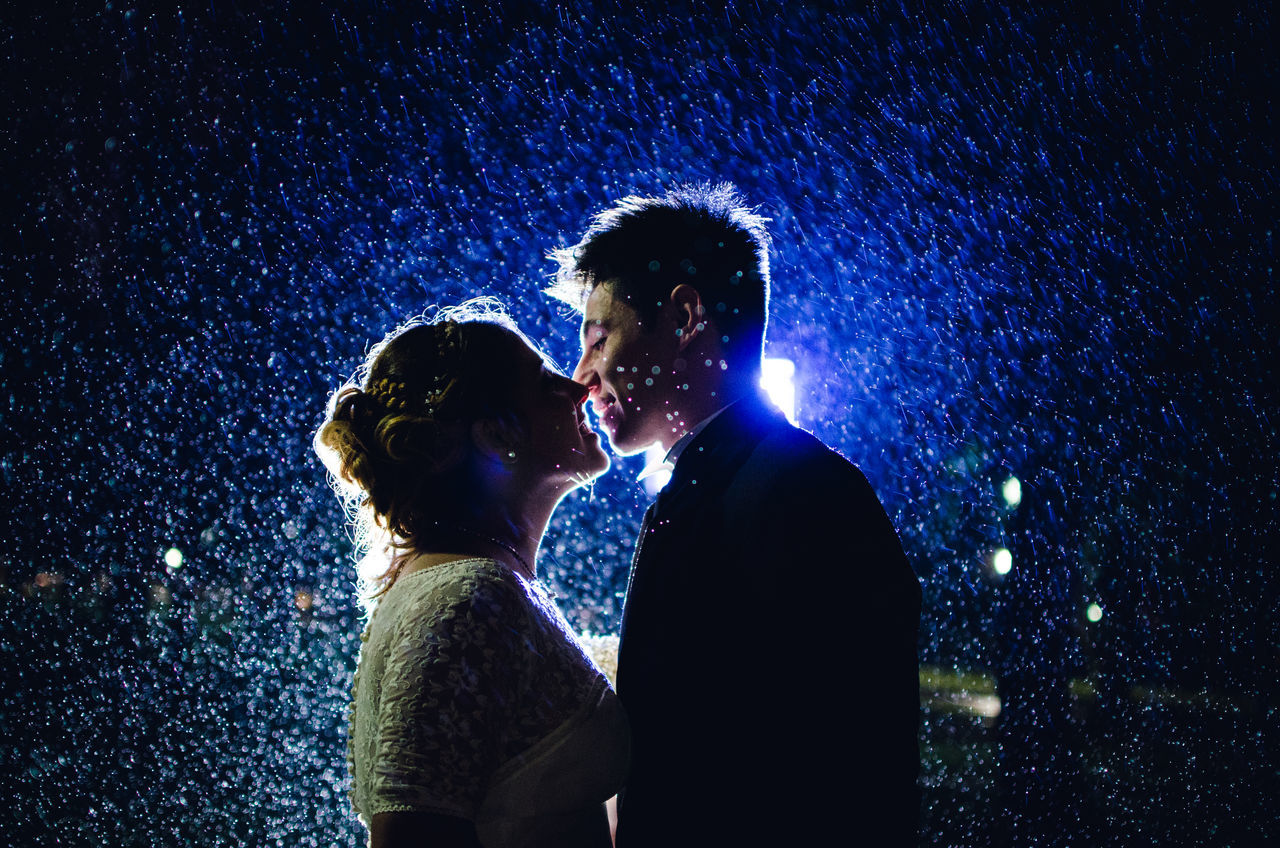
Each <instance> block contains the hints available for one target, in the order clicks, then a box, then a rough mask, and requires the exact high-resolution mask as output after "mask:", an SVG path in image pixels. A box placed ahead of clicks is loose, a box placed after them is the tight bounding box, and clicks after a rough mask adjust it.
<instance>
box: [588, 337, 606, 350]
mask: <svg viewBox="0 0 1280 848" xmlns="http://www.w3.org/2000/svg"><path fill="white" fill-rule="evenodd" d="M604 340H605V337H604V336H601V337H600V338H598V339H596V340H595V341H594V342H592V343H591V349H592V350H601V349H603V348H604Z"/></svg>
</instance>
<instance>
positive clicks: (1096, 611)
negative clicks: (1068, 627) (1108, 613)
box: [1084, 604, 1102, 622]
mask: <svg viewBox="0 0 1280 848" xmlns="http://www.w3.org/2000/svg"><path fill="white" fill-rule="evenodd" d="M1084 617H1085V618H1087V619H1089V620H1090V621H1095V622H1096V621H1102V607H1100V606H1098V605H1097V604H1089V606H1087V607H1085V608H1084Z"/></svg>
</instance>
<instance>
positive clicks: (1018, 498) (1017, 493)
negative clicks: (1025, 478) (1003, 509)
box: [1000, 477, 1022, 506]
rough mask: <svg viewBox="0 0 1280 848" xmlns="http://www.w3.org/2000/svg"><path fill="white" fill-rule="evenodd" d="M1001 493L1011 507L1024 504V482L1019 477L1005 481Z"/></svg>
mask: <svg viewBox="0 0 1280 848" xmlns="http://www.w3.org/2000/svg"><path fill="white" fill-rule="evenodd" d="M1000 493H1001V494H1003V495H1004V502H1005V503H1007V504H1008V505H1009V506H1017V505H1018V504H1020V503H1022V482H1021V481H1020V480H1019V479H1018V478H1017V477H1010V478H1009V479H1008V480H1005V481H1004V486H1003V488H1001V489H1000Z"/></svg>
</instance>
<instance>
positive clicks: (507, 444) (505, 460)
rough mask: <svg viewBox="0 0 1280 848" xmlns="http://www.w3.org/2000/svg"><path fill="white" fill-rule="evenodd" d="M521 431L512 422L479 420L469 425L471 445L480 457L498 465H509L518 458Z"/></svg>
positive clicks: (490, 419)
mask: <svg viewBox="0 0 1280 848" xmlns="http://www.w3.org/2000/svg"><path fill="white" fill-rule="evenodd" d="M522 437H523V434H522V430H521V428H520V427H519V425H517V424H516V423H515V422H514V421H511V420H506V421H504V420H502V419H499V418H481V419H480V420H478V421H476V422H474V423H472V425H471V443H472V444H473V445H475V447H476V450H477V451H479V453H480V456H481V457H483V458H484V459H487V460H489V461H491V462H496V463H498V464H499V465H511V464H512V463H514V462H515V461H516V460H517V459H518V458H519V448H520V444H521V441H522Z"/></svg>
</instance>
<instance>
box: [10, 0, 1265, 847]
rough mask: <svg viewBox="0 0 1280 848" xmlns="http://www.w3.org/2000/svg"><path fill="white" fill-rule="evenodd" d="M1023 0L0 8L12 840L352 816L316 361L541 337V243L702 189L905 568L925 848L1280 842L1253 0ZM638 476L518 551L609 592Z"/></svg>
mask: <svg viewBox="0 0 1280 848" xmlns="http://www.w3.org/2000/svg"><path fill="white" fill-rule="evenodd" d="M409 5H411V4H405V6H409ZM1022 5H1023V4H1015V5H1014V6H1013V7H1012V8H1010V7H999V6H992V5H990V4H980V3H972V4H967V3H960V2H952V3H945V4H932V5H930V6H929V7H928V9H927V10H926V9H923V8H913V7H908V6H905V5H901V4H888V5H878V6H872V7H870V8H865V9H864V8H859V9H856V10H854V9H841V8H840V7H839V6H838V4H826V5H823V4H811V3H788V4H772V3H758V4H729V6H728V7H727V8H722V7H718V6H708V5H703V4H696V3H695V4H686V5H680V4H676V5H664V6H662V7H660V8H644V7H641V8H632V6H631V5H630V4H618V5H613V4H600V5H590V4H586V3H575V4H571V5H565V6H556V7H552V8H547V9H543V10H538V11H535V10H533V8H532V7H531V6H530V7H525V6H520V5H516V6H515V7H514V8H501V7H500V6H499V5H498V4H485V5H483V6H476V7H474V8H468V9H466V10H465V11H464V10H462V9H458V8H446V7H445V6H443V5H440V4H423V5H419V4H412V6H413V9H414V12H413V14H408V13H406V12H405V11H404V10H403V9H401V8H399V7H397V6H393V5H390V4H388V5H382V4H374V3H352V4H342V5H340V6H329V5H327V4H326V5H324V6H323V7H322V6H321V5H319V4H297V5H290V4H283V3H268V4H251V3H231V2H219V0H212V1H211V2H202V3H197V4H190V5H187V4H181V5H178V4H159V5H158V7H157V8H149V7H147V6H144V5H140V4H131V3H120V2H110V3H98V4H53V3H48V4H44V5H42V6H33V5H31V4H22V5H20V6H18V7H17V8H13V9H11V10H9V11H6V12H5V13H4V15H3V18H0V43H2V44H3V48H4V55H5V56H6V57H7V61H6V62H5V70H4V74H3V80H2V81H0V92H3V96H4V101H5V103H7V104H8V105H7V106H6V107H5V120H4V121H3V124H2V125H0V144H2V145H3V148H2V149H0V180H2V183H0V195H2V197H3V199H2V200H0V208H3V209H6V210H8V211H7V212H6V213H5V215H4V218H3V221H2V222H0V239H2V240H3V241H2V246H3V254H2V255H0V263H2V264H0V273H2V274H3V289H2V292H0V297H2V298H3V300H0V308H3V315H2V316H0V339H2V340H3V347H2V348H0V381H2V385H0V388H2V389H3V393H2V394H0V437H2V439H3V448H2V453H0V474H3V480H4V493H5V496H4V505H5V510H4V513H3V515H0V521H2V522H3V525H2V526H3V534H4V535H3V538H4V544H3V545H2V546H0V578H2V579H0V604H2V608H0V611H2V613H3V619H2V624H0V786H2V787H3V795H0V802H2V803H3V806H4V809H5V812H4V815H3V817H2V818H0V842H2V843H3V844H5V845H23V846H36V845H55V844H57V845H82V844H83V845H88V844H113V845H129V844H139V845H144V844H145V845H152V844H174V845H176V844H189V845H226V844H240V843H245V844H254V845H258V844H280V845H331V844H348V845H354V844H357V843H359V842H360V840H362V838H363V836H362V834H361V831H360V829H359V826H358V825H357V823H356V822H355V821H354V819H353V817H352V816H351V814H350V812H349V804H348V802H347V799H346V797H345V793H346V790H347V787H348V779H347V776H346V766H345V762H344V756H345V709H346V704H347V698H348V687H349V683H350V675H351V672H352V670H353V668H354V663H355V656H356V651H357V647H358V632H359V627H360V622H359V616H358V612H357V610H356V608H355V605H354V598H353V586H352V581H353V572H352V563H351V558H350V542H349V537H348V534H347V531H346V529H345V527H344V524H343V516H342V513H341V510H340V508H339V505H338V502H337V500H336V499H335V498H334V497H333V495H332V493H331V492H330V490H329V489H328V486H327V483H326V481H325V478H324V475H323V472H322V469H321V467H320V466H319V464H318V462H317V461H316V460H315V459H314V458H313V456H312V455H311V453H310V448H309V445H310V438H311V434H312V433H313V432H314V430H315V428H316V426H317V425H318V423H319V422H320V420H321V416H322V414H323V409H324V404H325V401H326V397H327V394H328V392H330V391H331V390H332V389H334V388H336V387H337V386H338V385H339V384H340V382H341V381H342V379H343V378H344V377H346V376H347V375H348V374H350V373H351V372H352V371H353V370H354V368H355V367H356V365H357V364H358V362H359V361H360V358H361V356H362V354H363V352H364V351H365V350H366V349H367V346H368V345H369V344H370V343H372V342H373V341H375V340H377V339H378V338H380V337H381V335H382V334H383V333H384V332H386V331H387V330H388V329H390V328H391V327H392V326H394V325H395V324H396V323H398V322H399V321H400V320H402V319H403V318H404V317H406V316H408V315H409V314H412V313H415V312H418V311H421V310H422V309H424V308H426V307H428V306H430V305H434V304H443V303H451V302H456V301H458V300H460V299H462V298H465V297H469V296H472V295H475V294H492V295H496V296H498V297H500V298H502V299H503V300H504V301H505V302H507V303H508V304H509V305H510V307H511V309H512V311H513V313H514V314H515V315H516V317H517V319H518V321H519V322H520V323H521V325H522V326H523V327H524V328H525V329H526V330H527V331H528V332H529V333H530V334H531V335H533V336H534V337H535V338H537V339H539V340H540V341H541V342H542V343H544V344H545V346H546V348H547V350H548V351H549V352H551V353H552V355H553V356H555V357H556V358H557V359H558V360H559V361H560V362H562V363H565V364H566V365H567V364H570V363H571V361H572V358H573V356H574V354H575V351H576V325H575V322H574V321H573V320H572V316H569V315H567V314H566V312H565V310H564V308H563V307H561V306H560V305H558V304H556V303H555V302H553V301H551V300H549V299H548V298H547V297H545V296H544V295H542V294H541V290H542V288H543V287H544V286H545V285H546V283H547V281H548V276H549V275H550V273H551V271H552V266H551V264H550V263H549V262H548V261H547V260H546V253H547V251H548V250H550V249H552V248H555V247H560V246H564V245H566V244H570V243H572V242H574V241H576V239H577V237H578V236H579V234H580V233H581V231H582V229H583V228H584V226H585V223H586V221H587V219H588V217H589V216H590V215H591V214H592V213H594V212H597V211H599V210H600V209H602V208H604V207H605V206H606V205H608V204H610V203H611V202H613V201H614V200H616V199H618V198H619V197H621V196H624V195H626V194H629V193H633V192H639V193H650V192H656V191H660V190H662V189H663V188H665V187H668V186H671V185H674V184H676V183H678V182H685V181H706V180H710V181H719V180H731V181H733V182H734V183H736V184H737V185H738V187H739V188H740V189H741V190H742V191H743V192H744V194H745V196H746V197H747V198H748V200H749V201H750V202H751V203H753V204H758V205H759V207H760V209H761V211H762V212H763V213H764V214H766V215H767V216H769V217H770V218H771V219H772V223H771V230H772V232H773V235H774V238H775V249H774V253H773V263H774V264H773V267H774V282H775V287H774V300H773V312H772V320H771V326H770V335H769V345H768V353H769V354H770V355H773V356H784V357H787V358H790V359H792V360H793V361H794V362H795V363H796V367H797V378H796V380H797V390H798V407H799V411H798V414H799V419H800V423H801V425H802V426H804V427H805V428H807V429H811V430H813V431H814V432H815V433H817V434H818V435H819V436H821V437H822V438H823V439H824V440H826V441H827V442H829V443H830V444H832V445H834V446H835V447H837V448H838V449H839V450H841V451H842V452H843V453H844V454H845V455H847V456H848V457H850V458H851V459H852V460H853V461H854V462H856V463H857V464H858V465H859V466H860V467H861V468H862V469H863V470H864V471H865V472H866V474H867V476H868V477H869V478H870V480H871V481H872V483H873V485H874V486H875V487H876V489H877V491H878V492H879V493H880V495H881V498H882V499H883V501H884V503H885V506H886V508H887V510H888V511H889V513H890V515H891V517H892V518H893V519H894V522H895V524H896V526H897V527H898V528H899V532H900V534H901V536H902V538H903V542H904V545H905V547H906V549H907V551H908V555H909V556H910V559H911V562H912V564H913V566H914V567H915V569H916V571H917V574H918V575H919V576H920V578H921V581H922V584H923V586H924V596H925V608H924V615H923V620H922V635H921V645H920V649H921V657H922V662H923V664H924V674H923V676H922V681H923V684H924V688H925V696H926V697H925V712H924V714H923V727H922V742H923V746H924V747H923V750H924V755H925V756H924V773H923V777H922V780H923V787H924V799H925V811H924V825H925V832H924V834H923V837H922V844H927V845H987V844H1000V843H1008V844H1018V845H1023V844H1037V843H1038V844H1054V843H1061V844H1083V841H1084V840H1093V841H1096V842H1099V843H1100V844H1127V843H1130V842H1132V843H1133V844H1160V845H1260V844H1263V843H1264V841H1265V840H1266V838H1268V837H1269V838H1270V839H1272V840H1274V839H1277V838H1280V824H1278V822H1277V814H1276V813H1275V812H1274V810H1275V804H1274V800H1275V798H1276V797H1277V792H1278V784H1280V780H1277V766H1276V763H1277V762H1280V751H1278V750H1277V747H1278V746H1277V730H1276V728H1277V716H1276V712H1275V710H1276V698H1275V693H1276V686H1275V682H1274V681H1275V679H1276V674H1277V647H1276V646H1277V643H1278V642H1280V632H1278V631H1280V627H1278V626H1277V616H1276V610H1277V602H1278V598H1277V592H1276V581H1275V577H1274V574H1273V572H1274V570H1275V566H1276V545H1275V541H1274V539H1275V536H1276V535H1277V533H1276V530H1277V526H1276V508H1277V503H1276V498H1277V492H1278V490H1280V485H1278V481H1277V476H1278V475H1277V470H1276V453H1277V450H1276V449H1277V438H1276V426H1277V413H1278V411H1280V410H1278V409H1277V403H1276V391H1275V387H1276V385H1277V380H1276V377H1277V375H1276V368H1275V360H1276V354H1275V351H1276V347H1277V336H1278V335H1280V334H1278V333H1277V325H1276V320H1275V318H1274V316H1275V315H1276V314H1277V311H1278V310H1277V307H1278V306H1280V304H1277V296H1276V294H1275V292H1274V262H1275V242H1274V232H1273V230H1274V226H1275V203H1274V193H1275V190H1276V182H1277V181H1276V173H1275V168H1274V164H1273V163H1274V158H1275V152H1276V151H1275V112H1274V106H1273V101H1274V96H1275V95H1274V92H1275V86H1276V80H1277V73H1276V71H1277V68H1276V51H1275V49H1274V47H1272V37H1273V34H1274V23H1275V21H1274V12H1273V9H1272V7H1271V4H1268V3H1261V2H1256V3H1244V4H1238V5H1237V4H1225V3H1217V4H1127V3H1120V4H1110V5H1107V6H1106V7H1105V10H1104V8H1103V7H1101V6H1098V7H1090V6H1088V5H1086V4H1055V5H1054V6H1052V7H1051V6H1046V5H1041V4H1036V6H1035V8H1032V9H1022V8H1020V7H1021V6H1022ZM1027 5H1030V4H1027ZM638 471H639V464H638V463H637V462H636V461H635V460H627V461H618V462H615V467H614V471H613V472H612V473H611V474H610V475H609V476H608V477H606V478H604V479H602V480H601V481H600V482H598V483H597V484H596V486H595V487H594V489H593V490H592V491H590V492H580V493H576V494H575V495H573V496H571V497H570V498H569V499H568V500H567V501H566V502H565V504H564V505H563V506H562V508H561V510H560V511H559V512H558V513H557V515H556V518H555V521H554V524H553V527H552V528H551V531H550V532H549V535H548V538H547V539H546V540H545V542H544V546H543V551H542V554H541V556H540V568H541V570H542V571H543V572H544V573H545V574H546V575H547V578H548V580H549V582H550V583H552V585H553V586H554V587H555V588H556V590H557V591H558V592H559V594H560V598H561V603H562V605H563V606H564V608H565V610H566V613H567V614H568V615H569V616H570V618H571V620H573V621H575V623H577V624H578V625H579V626H581V627H582V628H584V629H586V630H590V631H592V632H595V633H604V634H610V633H615V632H616V629H617V624H618V617H619V609H620V593H621V591H622V589H623V587H624V585H625V582H624V581H625V571H626V568H627V565H628V563H629V559H630V550H631V540H632V538H633V536H634V533H635V531H636V528H637V525H638V522H639V518H640V515H641V513H642V512H643V508H644V504H645V501H646V497H647V496H646V495H645V494H644V492H643V490H642V489H641V488H640V486H639V485H637V483H636V482H635V476H636V474H637V473H638ZM1010 476H1016V477H1017V478H1018V479H1020V480H1021V481H1022V486H1023V492H1024V498H1023V501H1022V503H1021V504H1020V505H1018V506H1017V507H1016V508H1015V507H1011V506H1009V505H1008V504H1006V502H1005V501H1004V499H1003V498H1002V497H1001V487H1002V485H1003V483H1004V481H1005V480H1006V479H1008V478H1009V477H1010ZM1001 547H1004V548H1007V549H1008V550H1010V551H1011V552H1012V555H1013V563H1014V567H1013V570H1012V571H1011V572H1010V573H1009V574H1008V575H1004V576H1001V575H999V574H997V573H996V572H995V571H994V570H993V568H992V556H993V553H994V552H995V551H996V550H997V549H998V548H1001ZM170 548H177V549H178V550H179V551H181V552H182V555H183V561H182V564H181V566H179V567H176V568H175V567H171V566H166V561H165V552H166V551H168V550H169V549H170ZM725 579H726V580H731V579H733V575H732V574H726V575H725ZM797 590H799V591H797ZM805 591H812V592H820V591H822V579H821V573H820V569H814V570H812V571H807V572H804V573H796V574H791V575H786V576H785V577H780V587H779V592H780V596H781V595H783V594H785V595H786V596H788V597H803V593H804V592H805ZM707 602H708V603H715V602H716V601H715V599H714V598H710V599H708V601H707ZM1089 604H1096V605H1097V606H1098V607H1099V609H1100V610H1101V611H1102V616H1101V618H1100V620H1099V621H1096V622H1093V621H1090V620H1089V619H1088V618H1087V617H1086V615H1085V610H1086V608H1087V606H1088V605H1089ZM858 614H859V600H858V599H857V598H850V599H849V616H850V617H851V618H852V617H853V616H856V615H858ZM762 631H763V634H762V638H767V623H766V622H762ZM690 650H699V651H705V652H706V653H707V655H708V661H709V664H710V666H711V667H712V668H713V667H714V650H715V646H697V645H691V646H690ZM850 684H852V685H855V686H857V687H860V688H859V691H864V690H865V691H869V692H872V693H873V692H874V681H869V682H868V681H862V680H861V679H860V678H859V677H858V670H857V669H856V668H833V669H832V679H831V680H829V681H817V682H815V693H818V694H816V696H818V697H821V696H823V694H821V693H826V692H829V691H830V690H831V688H832V687H835V688H836V689H837V690H838V689H840V688H842V687H844V686H846V685H850ZM992 695H996V696H998V697H999V698H1000V699H1001V703H1002V706H1003V712H1002V714H1001V715H1000V717H999V719H998V720H995V721H992V720H991V719H990V717H989V716H988V717H986V718H984V717H983V716H982V715H981V714H980V711H978V712H975V711H974V710H972V709H967V708H965V707H964V706H963V704H964V703H967V702H968V700H967V699H972V698H973V697H974V696H986V697H988V698H989V697H991V696H992ZM708 814H712V812H711V811H708ZM821 814H824V815H833V816H837V815H839V813H838V811H823V812H822V813H821ZM849 828H850V832H851V834H856V832H857V823H856V822H850V823H849Z"/></svg>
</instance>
